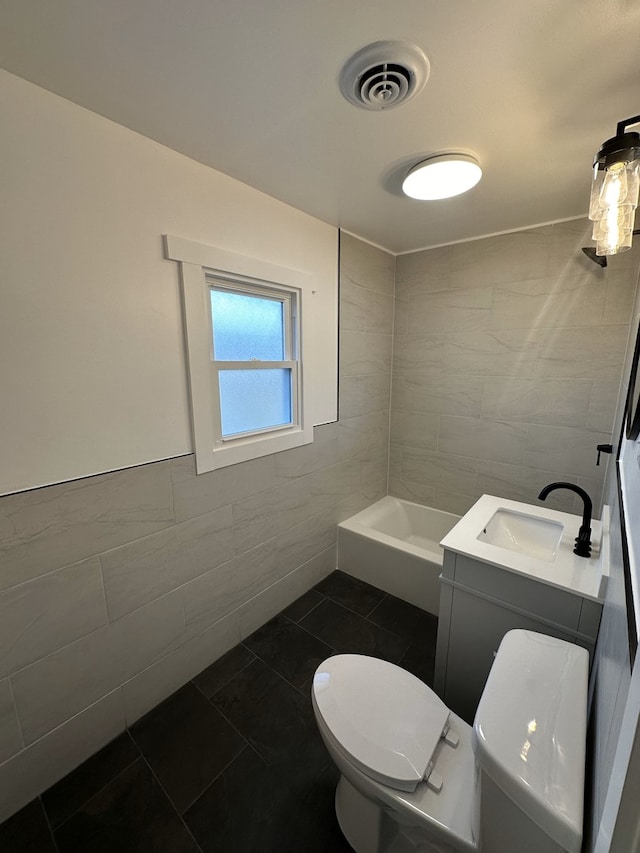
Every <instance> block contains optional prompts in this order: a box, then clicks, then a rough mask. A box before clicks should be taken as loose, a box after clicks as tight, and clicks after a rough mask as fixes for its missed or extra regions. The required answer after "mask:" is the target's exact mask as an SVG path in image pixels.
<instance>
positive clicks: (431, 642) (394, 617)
mask: <svg viewBox="0 0 640 853" xmlns="http://www.w3.org/2000/svg"><path fill="white" fill-rule="evenodd" d="M367 619H370V620H371V621H372V622H375V623H376V625H381V626H382V627H383V628H386V629H387V630H388V631H393V633H394V634H399V635H400V636H401V637H409V639H411V640H414V639H417V640H419V639H421V638H422V639H423V640H424V642H425V644H426V645H427V646H429V647H431V646H433V648H434V649H435V645H436V636H437V633H438V617H437V616H434V615H433V613H427V611H426V610H421V609H420V608H419V607H414V605H413V604H409V603H408V602H406V601H403V600H402V599H401V598H396V597H395V596H394V595H387V597H386V598H385V599H384V600H383V601H381V602H380V604H378V605H377V607H375V608H374V609H373V610H372V611H371V613H369V615H368V616H367Z"/></svg>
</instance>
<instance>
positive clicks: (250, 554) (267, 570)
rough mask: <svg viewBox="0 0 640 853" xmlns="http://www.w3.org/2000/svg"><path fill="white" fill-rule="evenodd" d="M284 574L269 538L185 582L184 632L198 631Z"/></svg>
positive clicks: (274, 543) (273, 543) (190, 633)
mask: <svg viewBox="0 0 640 853" xmlns="http://www.w3.org/2000/svg"><path fill="white" fill-rule="evenodd" d="M283 574H285V572H284V571H283V570H281V568H280V564H279V561H278V553H277V545H276V540H275V538H272V539H269V540H268V541H267V542H262V543H260V545H258V546H256V547H255V548H250V549H249V550H248V551H245V552H244V553H243V554H240V555H239V556H238V557H236V558H234V559H233V560H229V562H227V563H223V564H222V565H221V566H217V567H216V568H215V569H213V570H212V571H210V572H207V573H206V574H204V575H202V576H201V577H199V578H196V580H194V581H192V582H191V583H188V584H186V585H185V586H184V587H182V589H181V590H180V592H181V593H182V597H183V601H184V615H185V623H186V630H187V636H189V637H192V636H194V635H196V634H200V633H201V632H202V631H204V630H206V628H207V627H208V626H209V625H212V624H214V623H215V622H217V621H218V620H219V619H222V618H223V617H224V616H226V615H227V614H229V613H231V612H232V611H233V610H235V609H236V608H238V607H240V606H241V605H242V604H243V603H244V602H245V601H247V600H248V599H249V598H251V597H252V596H254V595H257V594H258V593H259V592H260V591H261V590H263V589H264V588H265V587H267V586H269V585H270V584H272V583H275V581H276V580H278V578H280V577H282V576H283Z"/></svg>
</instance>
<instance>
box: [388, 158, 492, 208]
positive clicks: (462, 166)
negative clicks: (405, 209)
mask: <svg viewBox="0 0 640 853" xmlns="http://www.w3.org/2000/svg"><path fill="white" fill-rule="evenodd" d="M481 177H482V169H481V168H480V164H479V163H478V161H477V160H476V158H475V157H472V156H471V155H470V154H436V155H434V156H433V157H429V158H428V159H427V160H423V161H422V162H420V163H418V164H417V165H415V166H414V167H413V168H412V169H411V171H410V172H409V174H408V175H407V177H406V178H405V179H404V181H403V183H402V192H403V193H404V194H405V195H408V196H409V197H410V198H415V199H418V200H419V201H435V200H437V199H441V198H452V197H453V196H456V195H460V194H461V193H465V192H467V190H470V189H471V188H472V187H475V185H476V184H477V183H478V181H479V180H480V178H481Z"/></svg>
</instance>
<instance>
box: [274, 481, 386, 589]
mask: <svg viewBox="0 0 640 853" xmlns="http://www.w3.org/2000/svg"><path fill="white" fill-rule="evenodd" d="M385 471H386V465H385ZM336 541H337V529H336V520H335V509H334V508H333V507H331V508H330V509H329V510H327V511H326V512H323V513H319V514H318V515H314V516H311V518H308V519H307V520H306V521H303V522H302V523H301V524H296V525H295V527H290V528H289V529H288V530H285V531H284V532H283V533H279V534H278V535H277V536H276V559H277V563H278V566H279V567H280V569H281V571H282V574H289V572H292V571H294V570H295V569H297V568H298V567H299V566H302V565H303V564H304V563H307V562H309V560H311V559H313V557H315V556H317V555H318V554H320V553H321V552H323V551H326V550H327V549H328V548H331V547H334V546H335V545H336Z"/></svg>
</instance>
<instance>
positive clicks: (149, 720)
mask: <svg viewBox="0 0 640 853" xmlns="http://www.w3.org/2000/svg"><path fill="white" fill-rule="evenodd" d="M131 734H132V735H133V738H134V740H135V741H136V743H137V744H138V747H139V748H140V751H141V752H142V754H143V755H144V757H145V758H146V760H147V761H148V762H149V764H150V765H151V769H152V770H153V772H154V773H155V774H156V776H157V777H158V779H159V780H160V783H161V784H162V786H163V788H164V789H165V791H166V792H167V794H168V795H169V797H170V799H171V801H172V802H173V804H174V805H175V807H176V809H177V810H178V812H180V813H181V814H182V812H183V811H184V810H185V809H187V808H188V807H189V806H190V805H191V803H193V802H194V800H196V799H197V798H198V797H199V796H200V794H201V793H202V792H203V791H204V789H205V788H207V787H208V786H209V785H210V784H211V783H212V782H213V780H214V779H215V778H216V776H218V774H220V773H221V772H222V771H223V770H224V768H225V767H226V766H227V765H228V764H229V763H230V762H231V761H232V760H233V759H234V758H235V757H236V755H238V754H239V753H240V752H241V751H242V750H243V749H244V748H245V746H246V744H245V741H244V740H243V739H242V737H240V735H239V734H238V733H237V732H236V731H234V729H233V728H232V727H231V726H230V725H229V723H228V722H227V721H226V720H225V719H224V718H223V717H222V716H221V715H220V713H219V712H218V711H217V710H216V709H215V708H214V707H213V705H212V704H211V703H210V702H209V700H208V699H207V698H206V697H205V696H203V695H202V693H200V691H199V690H198V689H197V688H196V687H195V686H194V685H193V684H187V685H186V686H185V687H183V688H182V689H181V690H178V691H177V693H174V694H173V696H170V697H169V698H168V699H166V700H165V701H164V702H163V703H162V704H161V705H158V707H157V708H155V709H154V710H153V711H150V712H149V713H148V714H147V715H146V716H145V717H143V718H142V720H140V721H139V722H138V723H136V724H135V726H133V728H132V729H131Z"/></svg>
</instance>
